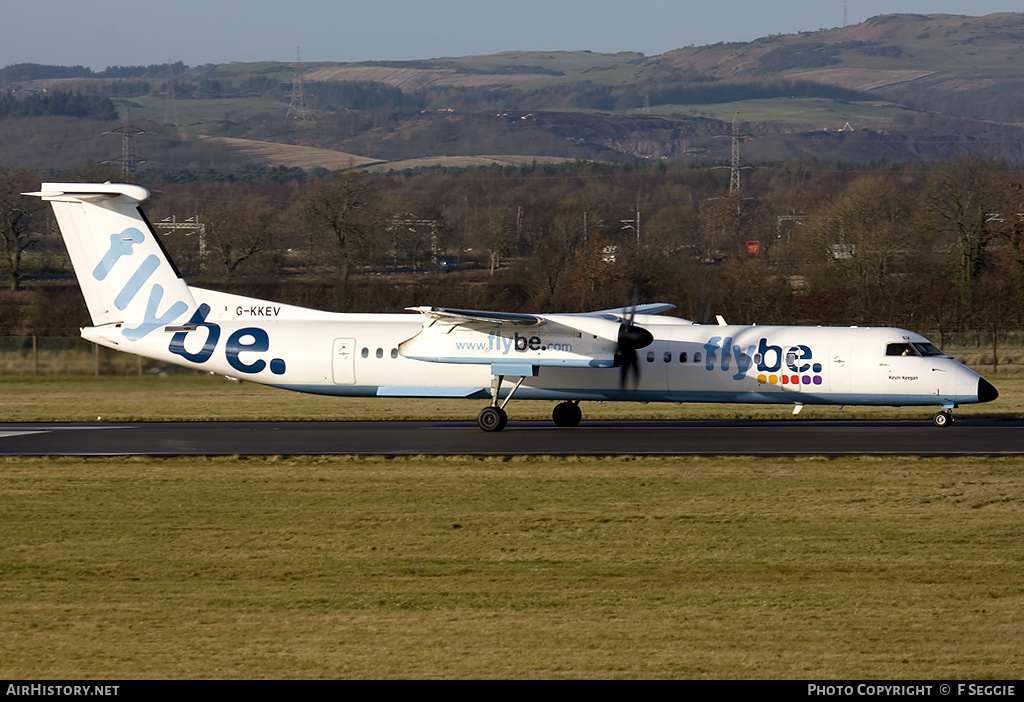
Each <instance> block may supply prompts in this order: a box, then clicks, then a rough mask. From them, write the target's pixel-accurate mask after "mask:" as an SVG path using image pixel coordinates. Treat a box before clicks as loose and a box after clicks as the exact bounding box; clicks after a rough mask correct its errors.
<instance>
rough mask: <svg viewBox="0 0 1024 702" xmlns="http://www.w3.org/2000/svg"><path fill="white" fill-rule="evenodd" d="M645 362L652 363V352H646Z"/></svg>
mask: <svg viewBox="0 0 1024 702" xmlns="http://www.w3.org/2000/svg"><path fill="white" fill-rule="evenodd" d="M647 362H648V363H654V352H653V351H648V352H647Z"/></svg>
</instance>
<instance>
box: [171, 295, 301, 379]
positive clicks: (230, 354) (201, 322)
mask: <svg viewBox="0 0 1024 702" xmlns="http://www.w3.org/2000/svg"><path fill="white" fill-rule="evenodd" d="M209 314H210V306H209V305H207V304H206V303H203V304H201V305H199V307H198V308H197V309H196V311H195V312H194V313H193V314H192V318H191V319H189V320H188V326H189V327H192V330H195V331H198V330H199V329H200V328H202V329H204V330H205V331H206V339H205V340H204V341H203V346H202V348H200V349H198V350H196V351H189V350H188V349H187V348H186V347H185V337H186V335H187V334H188V333H189V331H177V332H175V333H174V336H172V337H171V343H170V344H169V345H168V347H167V350H168V351H170V352H171V353H173V354H175V355H178V356H181V357H182V358H184V359H185V360H186V361H191V362H192V363H206V362H207V361H209V360H210V358H211V357H212V356H213V352H214V351H216V350H217V345H218V344H219V343H220V334H221V328H220V325H219V324H217V323H215V322H207V321H206V317H207V315H209ZM193 348H194V347H193ZM268 350H270V335H269V334H268V333H267V331H266V330H265V329H261V328H260V327H243V328H242V329H238V330H236V331H234V332H233V333H231V334H230V335H229V336H228V338H227V341H226V342H225V343H224V357H225V358H226V359H227V361H228V365H229V366H231V367H232V368H233V369H235V370H236V371H238V372H239V373H247V374H250V375H251V374H253V373H260V372H262V371H263V370H264V369H266V368H270V372H271V373H273V374H274V375H284V372H285V370H286V364H285V361H284V359H283V358H272V359H270V362H269V363H267V361H266V360H264V359H263V358H261V357H260V356H259V355H258V354H263V353H265V352H267V351H268ZM243 353H246V354H247V356H246V359H248V360H249V361H250V362H249V363H246V359H243V358H242V356H241V355H242V354H243ZM254 354H257V355H255V356H254Z"/></svg>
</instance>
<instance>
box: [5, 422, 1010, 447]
mask: <svg viewBox="0 0 1024 702" xmlns="http://www.w3.org/2000/svg"><path fill="white" fill-rule="evenodd" d="M321 454H323V455H351V454H356V455H384V456H408V455H419V454H424V455H441V456H443V455H481V456H484V455H487V456H492V455H495V456H502V455H559V456H565V455H585V456H608V455H647V456H688V455H705V456H706V455H742V456H786V455H791V456H799V455H825V456H853V455H920V456H971V455H977V456H1001V455H1024V423H1021V422H1019V421H1013V420H998V419H958V420H957V422H956V424H955V425H954V426H952V427H947V428H941V429H940V428H938V427H935V426H933V425H932V424H931V422H929V421H927V420H893V421H869V420H770V421H764V420H760V421H758V420H735V421H722V420H714V421H711V420H708V421H594V422H584V423H583V424H581V425H580V426H578V427H575V428H572V429H566V428H558V427H555V426H554V425H552V423H551V422H547V421H521V422H516V421H513V422H511V423H509V426H508V428H507V429H505V431H503V432H500V433H494V434H488V433H484V432H482V431H480V429H479V428H478V427H477V426H476V423H475V422H442V421H433V422H432V421H415V422H404V421H403V422H397V421H396V422H138V423H99V422H97V423H92V422H86V423H54V424H46V423H0V455H3V456H57V455H59V456H115V455H146V456H203V455H205V456H223V455H228V456H230V455H252V456H267V455H321Z"/></svg>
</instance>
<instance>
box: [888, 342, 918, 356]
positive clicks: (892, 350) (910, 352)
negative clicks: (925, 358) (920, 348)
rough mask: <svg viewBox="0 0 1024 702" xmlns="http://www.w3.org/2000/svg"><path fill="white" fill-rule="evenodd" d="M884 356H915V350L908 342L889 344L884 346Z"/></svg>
mask: <svg viewBox="0 0 1024 702" xmlns="http://www.w3.org/2000/svg"><path fill="white" fill-rule="evenodd" d="M885 355H886V356H916V355H917V351H915V350H914V347H913V346H911V345H910V344H889V345H888V346H886V347H885Z"/></svg>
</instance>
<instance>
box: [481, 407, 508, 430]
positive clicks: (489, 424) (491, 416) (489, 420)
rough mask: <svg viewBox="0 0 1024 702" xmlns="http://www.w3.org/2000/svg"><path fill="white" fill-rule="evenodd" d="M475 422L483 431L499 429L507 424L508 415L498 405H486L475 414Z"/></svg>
mask: <svg viewBox="0 0 1024 702" xmlns="http://www.w3.org/2000/svg"><path fill="white" fill-rule="evenodd" d="M476 423H477V424H478V425H480V428H481V429H483V430H484V431H501V430H502V429H504V428H505V425H506V424H508V415H507V414H505V410H503V409H501V408H500V407H494V406H493V405H488V406H487V407H484V408H483V409H482V410H480V414H478V415H477V416H476Z"/></svg>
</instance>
